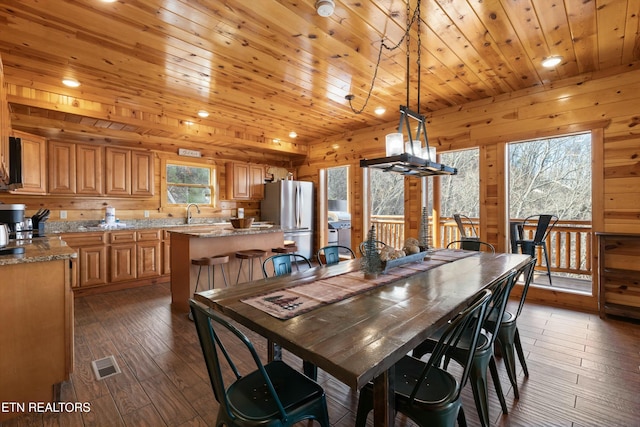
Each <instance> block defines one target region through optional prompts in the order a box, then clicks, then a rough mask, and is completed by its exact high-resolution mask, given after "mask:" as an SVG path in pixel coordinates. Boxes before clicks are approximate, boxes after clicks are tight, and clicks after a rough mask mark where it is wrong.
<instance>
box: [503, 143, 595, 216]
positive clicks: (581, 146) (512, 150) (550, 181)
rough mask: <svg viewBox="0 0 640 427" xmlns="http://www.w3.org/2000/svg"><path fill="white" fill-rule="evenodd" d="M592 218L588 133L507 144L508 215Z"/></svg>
mask: <svg viewBox="0 0 640 427" xmlns="http://www.w3.org/2000/svg"><path fill="white" fill-rule="evenodd" d="M540 213H549V214H555V215H558V217H559V218H560V219H561V220H584V221H589V220H591V135H590V134H588V133H586V134H578V135H567V136H562V137H557V138H549V139H539V140H534V141H526V142H519V143H512V144H509V215H510V217H511V218H525V217H527V216H529V215H535V214H540Z"/></svg>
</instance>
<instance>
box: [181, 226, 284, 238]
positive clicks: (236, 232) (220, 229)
mask: <svg viewBox="0 0 640 427" xmlns="http://www.w3.org/2000/svg"><path fill="white" fill-rule="evenodd" d="M169 232H170V233H172V234H182V235H186V236H189V237H204V238H206V237H227V236H241V235H247V234H263V233H278V232H282V229H281V228H280V227H279V226H273V225H270V224H254V225H253V226H252V227H250V228H233V227H232V226H231V224H226V226H225V225H222V226H220V225H217V226H211V227H202V226H199V227H184V228H176V229H169Z"/></svg>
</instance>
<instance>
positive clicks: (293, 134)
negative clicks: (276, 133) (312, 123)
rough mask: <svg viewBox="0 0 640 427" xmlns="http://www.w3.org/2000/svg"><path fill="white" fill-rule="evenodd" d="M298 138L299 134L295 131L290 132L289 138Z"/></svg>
mask: <svg viewBox="0 0 640 427" xmlns="http://www.w3.org/2000/svg"><path fill="white" fill-rule="evenodd" d="M297 136H298V134H297V133H295V132H294V131H291V132H289V138H295V137H297Z"/></svg>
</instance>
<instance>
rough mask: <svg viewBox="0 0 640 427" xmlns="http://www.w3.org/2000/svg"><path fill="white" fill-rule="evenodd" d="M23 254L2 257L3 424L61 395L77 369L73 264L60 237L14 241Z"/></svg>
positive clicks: (0, 345) (72, 253)
mask: <svg viewBox="0 0 640 427" xmlns="http://www.w3.org/2000/svg"><path fill="white" fill-rule="evenodd" d="M10 248H24V252H23V253H19V254H8V255H1V256H0V277H1V280H0V295H1V296H2V297H1V298H0V349H1V351H0V372H1V374H0V402H9V403H10V404H12V405H13V406H12V407H11V408H10V410H9V411H2V412H0V423H1V422H2V421H3V420H5V419H8V418H11V417H12V416H14V415H17V414H18V413H20V412H21V406H20V405H23V406H22V408H27V407H28V405H29V403H30V402H52V401H54V400H57V399H58V398H59V386H58V385H59V384H60V383H61V382H62V381H66V380H68V379H69V374H70V373H71V372H72V371H73V293H72V291H71V278H72V277H73V276H72V271H71V269H72V264H71V262H70V261H71V259H73V258H75V257H76V253H75V251H74V250H73V249H71V248H70V247H69V246H67V244H66V243H65V242H64V241H62V240H60V238H58V237H52V238H48V237H40V238H34V239H28V240H14V241H11V242H10V244H9V246H8V247H7V248H5V249H10Z"/></svg>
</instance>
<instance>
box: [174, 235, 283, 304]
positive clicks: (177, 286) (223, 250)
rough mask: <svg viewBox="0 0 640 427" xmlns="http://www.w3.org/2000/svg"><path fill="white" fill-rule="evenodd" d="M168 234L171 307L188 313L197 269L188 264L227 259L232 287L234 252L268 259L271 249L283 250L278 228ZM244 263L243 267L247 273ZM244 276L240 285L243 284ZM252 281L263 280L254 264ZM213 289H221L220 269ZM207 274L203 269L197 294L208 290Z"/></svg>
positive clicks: (235, 264) (237, 263)
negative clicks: (258, 252) (259, 253)
mask: <svg viewBox="0 0 640 427" xmlns="http://www.w3.org/2000/svg"><path fill="white" fill-rule="evenodd" d="M170 233H171V303H172V305H173V307H174V308H175V309H176V310H179V311H183V312H185V313H187V312H188V311H189V298H191V297H192V296H193V293H194V292H195V289H196V279H197V276H198V267H197V266H192V265H191V260H192V259H196V258H202V257H211V256H220V255H228V256H229V264H226V265H225V266H224V268H225V271H226V274H227V281H228V282H229V286H233V285H234V284H235V281H236V277H237V275H238V269H239V267H240V261H239V260H237V259H236V258H235V253H236V252H237V251H241V250H246V249H262V250H264V251H266V252H267V256H268V255H271V249H272V248H276V247H280V246H283V244H284V233H283V232H282V230H281V229H280V228H279V227H273V226H264V227H262V226H259V225H258V226H256V227H251V228H243V229H233V228H230V227H221V226H215V227H211V228H202V227H193V228H188V227H184V228H180V229H175V230H170ZM246 264H247V263H246V262H245V263H244V265H243V266H242V268H243V270H245V272H246V268H247V266H246ZM244 274H245V273H244V272H243V273H242V274H241V275H240V281H246V280H247V279H246V277H245V275H244ZM254 275H255V277H254V279H258V278H262V270H261V268H260V267H259V266H258V262H257V261H255V265H254ZM214 279H215V280H214V281H215V286H216V288H219V287H224V281H223V278H222V273H221V271H220V268H219V267H217V268H216V269H215V277H214ZM207 286H208V285H207V272H206V268H203V271H202V274H201V276H200V286H199V288H198V291H202V290H205V289H207Z"/></svg>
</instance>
